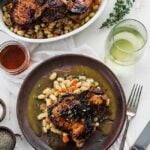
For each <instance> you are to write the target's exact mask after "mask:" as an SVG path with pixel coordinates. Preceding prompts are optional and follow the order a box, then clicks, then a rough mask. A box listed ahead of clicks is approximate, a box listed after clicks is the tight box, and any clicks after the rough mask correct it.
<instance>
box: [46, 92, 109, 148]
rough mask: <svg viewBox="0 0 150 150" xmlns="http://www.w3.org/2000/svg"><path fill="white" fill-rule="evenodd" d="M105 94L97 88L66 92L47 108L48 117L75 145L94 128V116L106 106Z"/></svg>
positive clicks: (80, 143) (83, 139)
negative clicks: (80, 91) (74, 92)
mask: <svg viewBox="0 0 150 150" xmlns="http://www.w3.org/2000/svg"><path fill="white" fill-rule="evenodd" d="M106 100H107V96H106V95H105V94H104V93H103V92H102V91H101V90H99V89H90V90H87V91H84V92H82V93H80V94H67V95H64V96H62V97H61V98H60V100H59V101H58V103H56V104H55V105H54V106H50V107H49V108H48V117H49V118H50V120H51V121H52V122H53V124H54V125H55V126H56V127H57V128H58V129H60V130H62V131H65V132H67V133H68V134H69V135H70V137H71V138H72V140H73V141H74V142H75V143H76V145H77V147H82V146H83V144H84V141H85V139H86V138H88V137H89V136H90V135H91V134H92V133H93V132H94V131H95V130H96V126H95V124H94V118H95V117H96V116H98V115H99V114H100V113H101V111H103V110H104V108H106Z"/></svg>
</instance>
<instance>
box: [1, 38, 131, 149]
mask: <svg viewBox="0 0 150 150" xmlns="http://www.w3.org/2000/svg"><path fill="white" fill-rule="evenodd" d="M23 44H24V45H25V46H27V47H28V48H29V49H30V53H31V56H32V65H31V66H30V67H29V68H28V69H27V70H26V71H24V72H23V73H21V74H19V75H16V76H13V75H8V74H6V73H5V72H3V71H2V70H0V73H1V74H2V76H3V78H4V84H5V86H6V87H7V90H8V91H9V92H10V93H11V94H10V97H11V98H12V99H13V104H12V103H11V104H10V103H9V102H10V101H9V102H8V104H9V117H8V119H7V120H5V124H4V125H6V126H8V127H9V126H10V124H11V126H10V128H11V129H12V130H14V131H15V132H16V133H21V131H20V129H19V127H18V124H17V121H14V120H16V112H15V107H16V99H17V95H18V92H19V89H20V86H21V84H22V82H23V80H24V78H25V77H26V76H27V75H28V73H29V72H30V71H31V70H32V69H33V68H34V67H35V66H37V65H38V64H39V63H40V62H42V61H43V60H45V59H48V58H50V57H52V56H55V55H60V54H66V53H77V54H84V55H88V56H90V57H94V58H96V59H98V57H97V55H96V54H95V53H94V50H92V48H90V47H88V46H87V45H83V46H80V47H78V48H75V45H74V41H73V39H72V38H68V39H66V40H62V41H58V42H55V43H51V44H41V45H37V44H28V43H23ZM14 101H15V103H14ZM12 121H13V122H12ZM120 136H121V135H120ZM119 145H120V138H118V140H117V141H116V142H115V144H114V145H113V146H112V147H111V148H110V150H118V149H119V147H118V146H119ZM26 149H28V150H32V149H33V148H32V147H31V146H30V145H29V144H28V143H27V142H26V140H25V138H24V137H23V140H22V141H20V142H19V141H18V142H17V144H16V148H15V150H26ZM125 150H129V146H128V143H127V142H126V143H125Z"/></svg>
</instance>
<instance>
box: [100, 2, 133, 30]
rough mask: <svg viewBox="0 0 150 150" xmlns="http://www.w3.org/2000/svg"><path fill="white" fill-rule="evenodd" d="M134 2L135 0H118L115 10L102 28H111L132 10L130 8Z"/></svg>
mask: <svg viewBox="0 0 150 150" xmlns="http://www.w3.org/2000/svg"><path fill="white" fill-rule="evenodd" d="M134 2H135V0H117V1H116V3H115V6H114V9H113V11H112V12H111V13H110V14H109V18H108V19H106V21H105V22H103V23H102V26H101V27H100V28H104V27H107V28H109V27H111V26H113V25H115V24H116V23H117V22H118V21H120V20H121V19H123V17H124V16H125V15H126V14H128V13H129V12H130V8H132V6H133V3H134Z"/></svg>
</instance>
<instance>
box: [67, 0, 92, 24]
mask: <svg viewBox="0 0 150 150" xmlns="http://www.w3.org/2000/svg"><path fill="white" fill-rule="evenodd" d="M92 3H93V0H75V1H74V2H73V4H72V6H70V8H69V12H68V14H69V17H70V18H71V19H73V20H74V21H76V22H77V21H78V22H79V21H80V20H82V19H83V18H85V17H86V16H87V14H88V13H89V11H90V10H91V7H92Z"/></svg>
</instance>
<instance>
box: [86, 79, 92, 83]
mask: <svg viewBox="0 0 150 150" xmlns="http://www.w3.org/2000/svg"><path fill="white" fill-rule="evenodd" d="M86 81H87V82H88V83H93V82H94V79H92V78H88V79H87V80H86Z"/></svg>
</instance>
